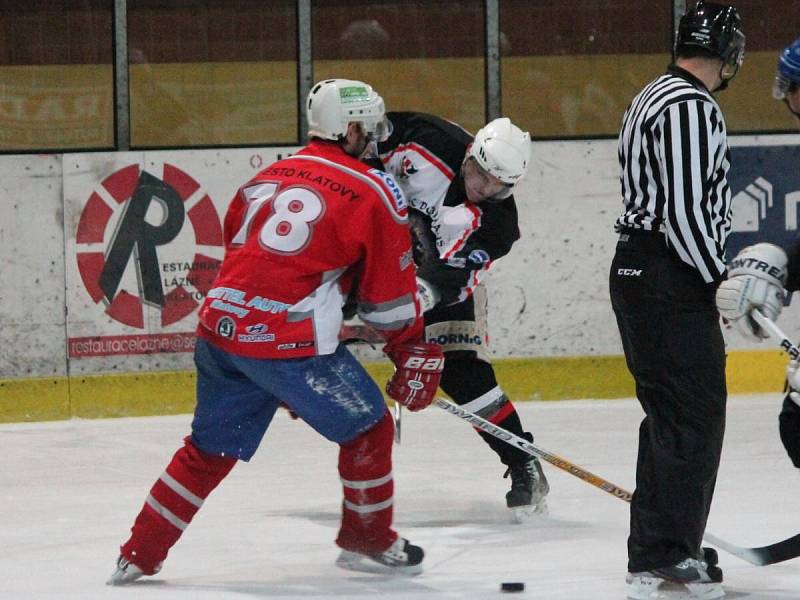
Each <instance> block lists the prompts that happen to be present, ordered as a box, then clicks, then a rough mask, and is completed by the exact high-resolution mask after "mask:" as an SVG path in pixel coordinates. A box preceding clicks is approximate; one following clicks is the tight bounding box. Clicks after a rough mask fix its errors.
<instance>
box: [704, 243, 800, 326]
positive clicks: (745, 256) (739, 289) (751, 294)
mask: <svg viewBox="0 0 800 600" xmlns="http://www.w3.org/2000/svg"><path fill="white" fill-rule="evenodd" d="M787 262H788V259H787V257H786V252H784V251H783V249H781V248H779V247H778V246H776V245H774V244H766V243H761V244H755V245H753V246H747V247H746V248H743V249H742V251H741V252H739V254H738V255H737V256H736V258H734V259H733V260H732V261H731V264H730V269H729V270H728V279H726V280H725V281H723V282H722V283H721V284H720V285H719V288H717V309H718V310H719V313H720V315H722V317H723V318H724V319H726V320H727V321H728V322H731V323H733V324H734V325H736V327H737V329H738V330H739V332H740V333H741V334H742V335H743V336H744V337H746V338H751V339H755V340H759V341H760V340H762V339H764V338H766V337H768V334H767V333H766V332H765V331H762V330H761V328H760V327H759V326H758V324H757V323H756V322H755V321H754V320H753V318H752V317H751V316H750V313H751V312H752V310H753V309H754V308H757V309H759V310H760V311H761V312H762V313H764V316H765V317H767V318H769V319H772V320H773V321H774V320H775V319H777V318H778V315H779V314H781V310H782V309H783V285H784V284H785V283H786V265H787Z"/></svg>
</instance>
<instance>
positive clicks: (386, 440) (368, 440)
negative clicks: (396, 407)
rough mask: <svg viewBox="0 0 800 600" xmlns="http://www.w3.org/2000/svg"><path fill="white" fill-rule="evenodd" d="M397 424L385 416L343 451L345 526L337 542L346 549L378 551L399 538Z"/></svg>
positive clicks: (340, 473) (342, 448)
mask: <svg viewBox="0 0 800 600" xmlns="http://www.w3.org/2000/svg"><path fill="white" fill-rule="evenodd" d="M393 437H394V423H393V422H392V417H391V416H390V415H389V411H388V410H387V411H386V413H385V414H384V416H383V419H382V420H381V421H379V422H378V423H377V424H376V425H375V426H374V427H373V428H372V429H370V430H369V431H367V432H365V433H362V434H361V435H360V436H358V437H357V438H356V439H354V440H352V441H350V442H348V443H346V444H342V445H341V446H340V450H339V477H341V480H342V485H343V486H344V503H343V505H342V527H341V529H340V530H339V535H338V537H337V538H336V543H337V544H338V545H339V546H341V547H342V548H344V549H345V550H351V551H353V552H362V553H366V554H376V553H379V552H383V551H384V550H386V549H387V548H388V547H389V546H391V545H392V544H393V543H394V541H395V540H396V539H397V532H395V531H394V529H392V514H393V507H392V503H393V494H394V481H393V479H392V441H393Z"/></svg>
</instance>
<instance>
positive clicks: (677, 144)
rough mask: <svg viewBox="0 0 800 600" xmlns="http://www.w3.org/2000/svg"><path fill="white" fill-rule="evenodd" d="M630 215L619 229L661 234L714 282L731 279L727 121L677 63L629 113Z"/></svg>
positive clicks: (623, 145)
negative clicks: (727, 261) (727, 276)
mask: <svg viewBox="0 0 800 600" xmlns="http://www.w3.org/2000/svg"><path fill="white" fill-rule="evenodd" d="M619 161H620V166H621V175H620V182H621V184H622V196H623V201H624V204H625V212H624V213H623V214H622V215H621V216H620V217H619V218H618V219H617V221H616V229H617V231H625V230H632V229H633V230H646V231H658V232H661V233H663V234H665V236H666V243H667V244H668V245H669V247H670V248H672V249H673V250H674V251H675V252H676V253H677V255H678V256H679V257H680V259H681V260H682V261H684V262H685V263H687V264H689V265H691V266H692V267H694V268H695V269H697V271H698V272H699V273H700V275H701V276H702V278H703V280H704V281H705V282H706V283H715V282H719V281H721V280H722V279H724V277H725V269H726V267H725V256H724V251H725V239H726V238H727V235H728V232H729V231H730V227H731V191H730V188H729V186H728V182H727V174H728V169H729V167H730V152H729V149H728V141H727V132H726V128H725V120H724V118H723V116H722V112H721V110H720V107H719V105H718V104H717V101H716V100H715V99H714V97H713V96H712V95H711V94H710V93H709V91H708V89H707V88H706V87H705V86H704V85H703V83H702V82H701V81H700V80H698V79H697V78H696V77H694V76H693V75H691V74H690V73H689V72H687V71H685V70H684V69H681V68H679V67H676V66H675V65H671V66H670V67H669V69H668V70H667V73H666V74H665V75H662V76H661V77H659V78H658V79H656V80H655V81H653V82H652V83H650V84H649V85H647V86H646V87H645V88H644V89H643V90H642V91H641V92H640V93H639V95H638V96H636V98H634V100H633V102H632V103H631V105H630V106H629V107H628V110H627V111H626V112H625V117H624V119H623V124H622V129H621V131H620V136H619Z"/></svg>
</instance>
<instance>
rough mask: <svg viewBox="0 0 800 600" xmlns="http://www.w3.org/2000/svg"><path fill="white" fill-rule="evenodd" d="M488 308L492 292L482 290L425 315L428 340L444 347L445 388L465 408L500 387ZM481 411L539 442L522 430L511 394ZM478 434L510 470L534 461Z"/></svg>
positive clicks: (482, 433) (503, 443)
mask: <svg viewBox="0 0 800 600" xmlns="http://www.w3.org/2000/svg"><path fill="white" fill-rule="evenodd" d="M486 308H487V298H486V291H485V289H483V288H482V287H481V286H479V287H478V289H476V291H475V294H474V295H472V296H470V297H469V298H467V299H466V300H464V302H459V303H457V304H451V305H447V306H437V307H435V308H434V309H433V310H430V311H428V312H427V313H425V335H426V338H427V340H428V341H429V342H436V343H438V344H440V345H441V346H442V350H443V351H444V355H445V361H444V372H443V373H442V381H441V383H440V384H439V385H440V387H441V388H442V389H443V390H444V391H445V392H446V393H447V395H448V396H450V397H451V398H452V399H453V400H454V401H455V403H456V404H459V405H464V404H467V403H469V402H472V401H473V400H475V399H476V398H479V397H480V396H483V395H484V394H486V393H487V392H490V391H491V390H493V389H495V388H498V383H497V379H496V377H495V373H494V368H493V367H492V364H491V363H490V362H489V352H488V349H487V348H486V347H485V345H486V341H487V336H486V328H487V323H486ZM476 412H477V414H478V415H479V416H481V417H483V418H485V419H489V420H490V421H491V422H493V423H494V424H495V425H497V426H498V427H502V428H503V429H506V430H507V431H510V432H511V433H513V434H514V435H518V436H520V437H522V438H525V439H527V440H528V441H531V442H532V441H533V436H532V435H531V434H530V433H528V432H526V431H524V430H523V429H522V423H521V422H520V419H519V415H518V414H517V411H516V409H515V408H514V407H513V405H512V404H511V401H510V400H509V399H508V398H507V397H506V395H505V394H503V395H502V397H500V398H498V399H497V400H496V401H495V402H494V403H493V404H492V405H491V406H487V407H486V408H485V409H484V410H479V411H476ZM498 417H502V418H498ZM478 435H480V436H481V437H482V438H483V440H484V441H485V442H486V443H487V444H488V445H489V447H490V448H491V449H492V450H494V451H495V452H496V453H497V456H498V457H499V458H500V462H502V463H503V464H504V465H506V466H507V467H510V466H513V465H518V464H521V463H524V462H527V461H528V460H530V455H529V454H527V453H526V452H523V451H522V450H519V449H518V448H515V447H514V446H511V445H510V444H508V443H506V442H504V441H503V440H500V439H497V438H496V437H494V436H492V435H490V434H488V433H486V432H485V431H478Z"/></svg>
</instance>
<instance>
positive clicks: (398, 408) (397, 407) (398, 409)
mask: <svg viewBox="0 0 800 600" xmlns="http://www.w3.org/2000/svg"><path fill="white" fill-rule="evenodd" d="M402 425H403V405H402V404H400V403H399V402H398V401H397V400H395V401H394V443H395V444H400V431H401V427H402Z"/></svg>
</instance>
